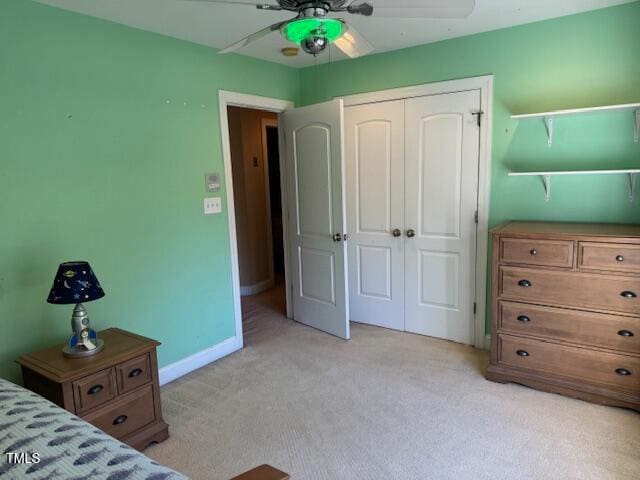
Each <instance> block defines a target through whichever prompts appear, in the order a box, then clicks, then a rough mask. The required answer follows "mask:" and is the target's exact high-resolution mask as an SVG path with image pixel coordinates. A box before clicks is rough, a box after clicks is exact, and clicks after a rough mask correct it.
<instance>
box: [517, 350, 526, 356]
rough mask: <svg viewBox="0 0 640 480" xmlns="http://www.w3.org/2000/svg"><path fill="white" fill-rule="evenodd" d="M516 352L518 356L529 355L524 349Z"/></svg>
mask: <svg viewBox="0 0 640 480" xmlns="http://www.w3.org/2000/svg"><path fill="white" fill-rule="evenodd" d="M516 353H517V354H518V356H519V357H528V356H529V352H527V351H526V350H518V351H517V352H516Z"/></svg>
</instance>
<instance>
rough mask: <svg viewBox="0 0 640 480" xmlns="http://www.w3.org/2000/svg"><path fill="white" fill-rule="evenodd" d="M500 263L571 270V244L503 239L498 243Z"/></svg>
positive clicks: (565, 242)
mask: <svg viewBox="0 0 640 480" xmlns="http://www.w3.org/2000/svg"><path fill="white" fill-rule="evenodd" d="M500 261H502V262H505V263H520V264H525V265H543V266H548V267H565V268H571V267H572V266H573V242H570V241H555V240H532V239H520V238H503V239H501V241H500Z"/></svg>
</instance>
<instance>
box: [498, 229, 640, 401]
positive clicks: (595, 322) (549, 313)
mask: <svg viewBox="0 0 640 480" xmlns="http://www.w3.org/2000/svg"><path fill="white" fill-rule="evenodd" d="M492 233H493V313H492V330H491V332H492V335H491V364H490V366H489V368H488V369H487V374H486V377H487V379H489V380H493V381H496V382H503V383H504V382H517V383H520V384H524V385H528V386H530V387H533V388H537V389H540V390H545V391H550V392H556V393H561V394H564V395H569V396H572V397H577V398H581V399H583V400H588V401H592V402H597V403H602V404H607V405H616V406H621V407H629V408H633V409H636V410H640V226H638V225H610V224H578V223H541V222H511V223H508V224H505V225H502V226H500V227H497V228H495V229H494V230H493V232H492Z"/></svg>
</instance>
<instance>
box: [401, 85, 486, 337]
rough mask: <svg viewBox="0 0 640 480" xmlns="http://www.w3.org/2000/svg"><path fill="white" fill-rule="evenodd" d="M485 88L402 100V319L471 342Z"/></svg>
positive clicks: (415, 328)
mask: <svg viewBox="0 0 640 480" xmlns="http://www.w3.org/2000/svg"><path fill="white" fill-rule="evenodd" d="M479 110H480V91H479V90H472V91H466V92H457V93H450V94H443V95H432V96H428V97H420V98H413V99H409V100H407V101H406V103H405V129H406V144H405V196H406V200H405V206H406V208H405V230H406V231H405V235H406V244H405V260H406V261H405V285H406V289H405V294H406V304H405V326H406V330H407V331H409V332H415V333H421V334H424V335H429V336H433V337H440V338H446V339H449V340H454V341H456V342H461V343H466V344H472V343H474V340H473V339H474V336H473V333H474V329H473V325H474V322H473V318H474V313H473V302H474V300H475V299H474V291H475V280H474V278H475V266H476V258H475V251H476V224H475V212H476V208H477V204H478V158H479V157H478V155H479V139H480V137H479V135H480V127H479V126H478V124H477V119H476V117H475V116H474V115H472V114H473V113H474V112H478V111H479Z"/></svg>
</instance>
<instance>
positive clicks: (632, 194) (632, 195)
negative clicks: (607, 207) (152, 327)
mask: <svg viewBox="0 0 640 480" xmlns="http://www.w3.org/2000/svg"><path fill="white" fill-rule="evenodd" d="M628 175H629V201H630V202H633V201H634V200H635V199H636V175H637V173H629V174H628Z"/></svg>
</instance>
